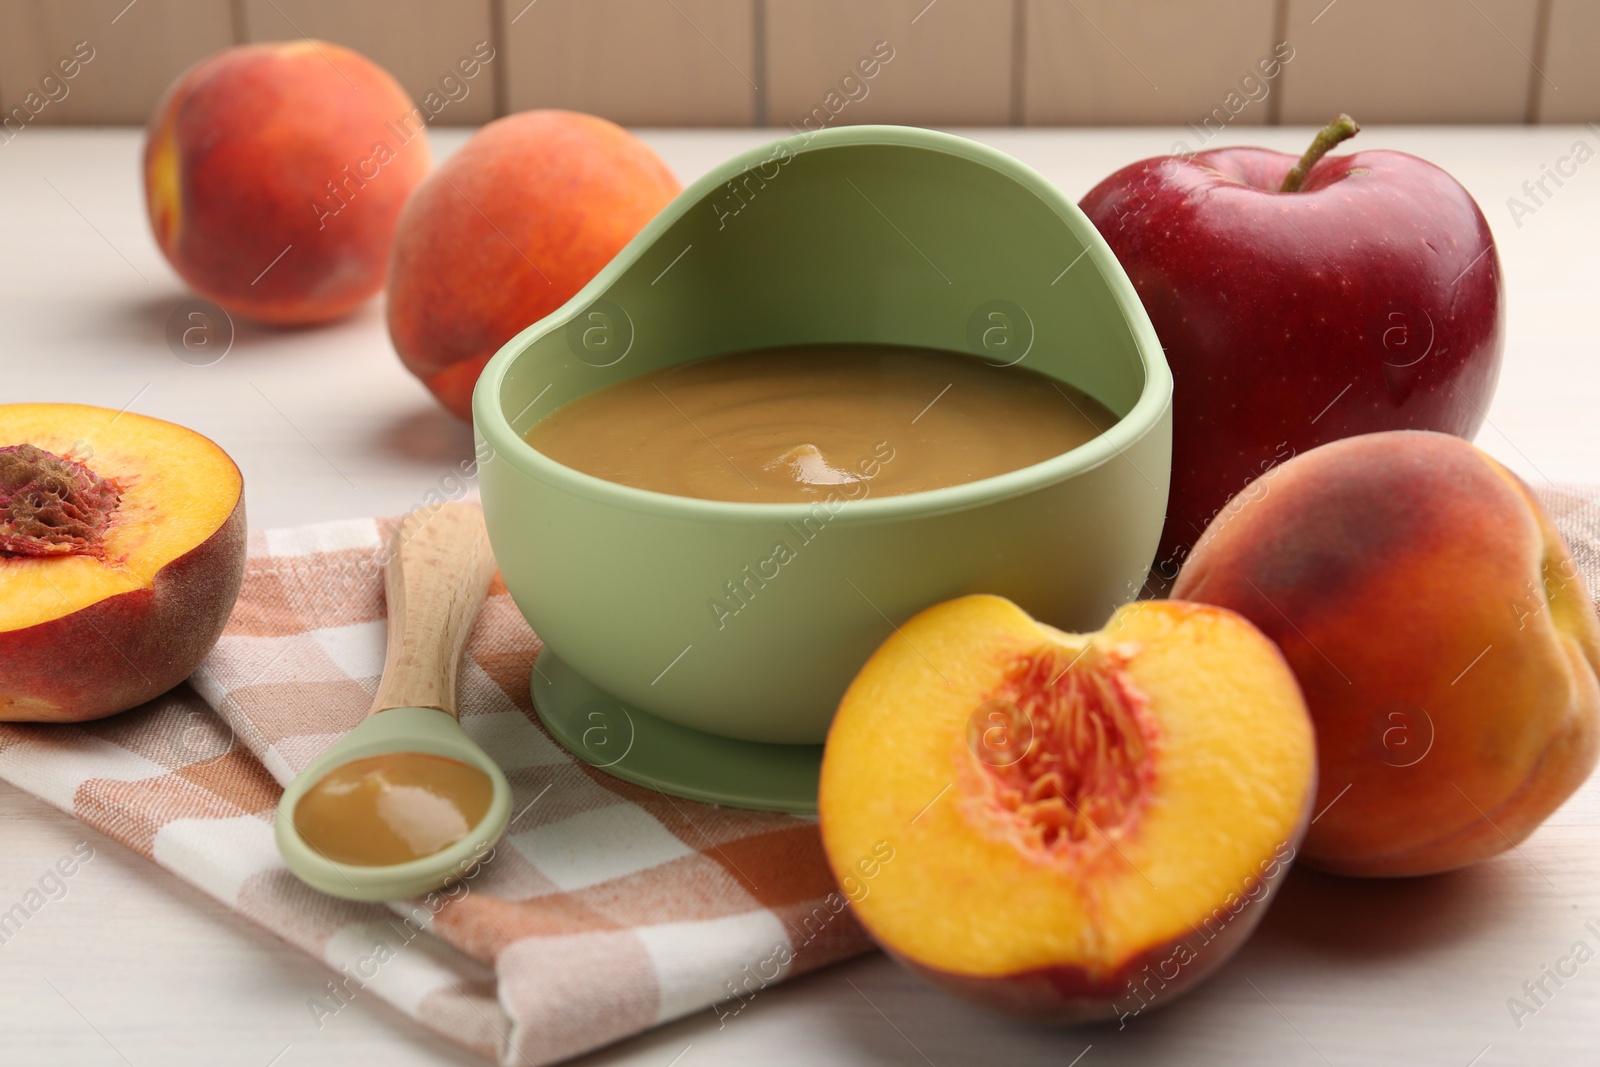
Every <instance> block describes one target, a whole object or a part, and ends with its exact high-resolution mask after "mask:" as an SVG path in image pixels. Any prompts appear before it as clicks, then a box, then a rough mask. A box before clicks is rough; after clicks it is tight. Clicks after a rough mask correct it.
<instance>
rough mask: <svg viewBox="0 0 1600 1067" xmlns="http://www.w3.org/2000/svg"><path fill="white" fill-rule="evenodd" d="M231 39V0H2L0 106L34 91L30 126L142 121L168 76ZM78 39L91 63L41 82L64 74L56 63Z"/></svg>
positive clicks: (69, 54)
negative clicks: (71, 75) (72, 74)
mask: <svg viewBox="0 0 1600 1067" xmlns="http://www.w3.org/2000/svg"><path fill="white" fill-rule="evenodd" d="M233 33H234V29H233V16H232V13H231V11H230V9H229V6H228V0H134V2H133V3H132V4H130V3H129V2H128V0H0V107H3V108H4V109H5V110H6V111H7V112H10V110H11V109H12V108H15V107H19V106H25V105H28V104H29V103H30V98H29V94H30V93H36V94H37V95H35V96H34V97H32V98H31V103H32V105H33V106H37V105H38V102H39V101H40V100H44V101H46V103H44V105H43V106H42V107H38V113H37V114H36V115H31V116H30V121H29V124H30V125H32V124H34V123H62V122H69V123H135V124H139V125H143V124H144V123H145V122H147V121H148V120H149V118H150V113H151V111H153V110H154V109H155V105H156V101H157V100H159V99H160V97H161V94H162V92H164V91H165V90H166V88H167V86H168V85H169V84H170V83H171V82H172V80H173V79H174V78H176V77H177V76H178V75H179V74H182V73H183V72H184V70H186V69H187V68H188V67H189V66H190V65H191V64H193V63H194V62H195V61H197V60H199V59H202V58H204V57H205V56H208V55H210V54H211V53H212V52H215V51H217V50H218V49H222V48H226V47H228V46H229V45H231V44H233ZM78 41H87V42H88V49H86V50H85V53H84V54H85V55H88V54H90V53H89V51H88V50H89V49H92V55H93V58H92V59H90V60H89V61H88V62H87V63H84V64H82V65H81V67H80V69H79V71H78V75H77V77H75V78H72V79H71V80H69V81H57V82H54V83H52V84H51V85H49V86H46V85H43V84H42V83H43V80H44V78H45V76H46V75H54V76H55V78H56V79H60V78H61V74H62V72H61V69H60V68H59V67H58V65H57V64H58V63H59V62H60V61H61V60H63V59H71V58H72V57H73V46H74V44H76V42H78ZM47 89H48V90H49V92H50V93H54V94H55V95H56V96H58V97H59V99H58V100H50V99H49V95H48V94H47V93H46V90H47ZM63 89H64V90H65V95H62V90H63ZM29 110H32V108H31V107H30V108H29Z"/></svg>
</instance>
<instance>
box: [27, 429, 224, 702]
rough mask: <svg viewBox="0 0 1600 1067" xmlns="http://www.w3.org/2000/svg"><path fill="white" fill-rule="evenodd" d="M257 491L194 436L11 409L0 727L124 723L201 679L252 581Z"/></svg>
mask: <svg viewBox="0 0 1600 1067" xmlns="http://www.w3.org/2000/svg"><path fill="white" fill-rule="evenodd" d="M244 559H245V518H244V481H243V479H242V478H241V476H240V474H239V468H238V467H236V466H235V465H234V463H233V461H232V460H231V459H229V458H228V455H227V453H225V452H223V450H222V449H221V448H218V447H217V446H216V445H215V444H213V443H212V442H211V441H210V440H208V439H207V438H205V437H202V436H201V435H200V434H198V433H195V432H194V431H193V430H189V429H185V428H184V427H182V426H177V425H174V424H173V423H170V422H163V421H161V420H160V419H152V418H148V417H146V416H143V415H135V414H133V413H131V412H116V411H110V410H108V409H106V408H98V407H87V406H83V405H78V404H3V405H0V721H10V722H30V721H31V722H81V721H84V720H87V719H98V718H103V717H104V716H107V715H113V714H116V713H117V712H119V711H126V710H127V709H128V708H131V707H134V706H135V705H138V704H142V703H144V702H145V701H147V700H150V699H152V698H154V697H156V696H159V695H160V694H162V693H164V692H166V691H167V690H168V689H171V688H172V687H173V686H175V685H177V684H178V683H179V682H181V681H183V680H184V679H185V678H187V677H188V676H189V675H190V674H192V673H193V672H194V669H195V667H197V666H198V665H199V663H200V661H201V660H202V659H203V658H204V657H205V655H206V653H207V652H209V651H210V650H211V647H212V646H213V645H214V644H216V641H217V638H218V637H219V636H220V635H221V633H222V629H223V626H224V624H225V623H226V622H227V620H228V615H229V613H230V612H231V611H232V610H233V603H234V601H235V599H237V597H238V595H239V586H240V583H241V582H242V580H243V577H244Z"/></svg>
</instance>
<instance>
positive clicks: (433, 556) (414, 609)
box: [369, 504, 495, 715]
mask: <svg viewBox="0 0 1600 1067" xmlns="http://www.w3.org/2000/svg"><path fill="white" fill-rule="evenodd" d="M494 571H495V565H494V553H493V551H492V550H491V549H490V547H489V534H488V531H487V530H485V529H484V526H483V512H482V510H480V509H479V508H478V507H476V506H474V505H472V504H442V505H439V506H438V507H433V508H426V509H421V510H418V511H413V512H412V513H411V514H410V515H407V516H406V518H405V521H403V522H402V523H401V524H400V528H399V529H398V530H396V531H395V534H394V538H393V540H391V541H390V542H389V562H388V566H387V567H386V568H385V581H384V594H385V596H386V597H387V598H388V602H389V625H388V634H389V647H388V651H387V653H386V654H385V656H384V661H383V678H382V679H381V680H380V681H379V682H378V692H377V693H376V695H374V696H373V698H372V711H371V712H370V713H369V714H373V715H376V714H377V713H378V712H380V711H388V710H389V709H390V708H437V709H438V710H440V711H443V712H445V713H447V714H449V715H457V711H456V667H457V665H458V664H459V663H460V661H461V649H462V647H463V646H464V645H465V644H466V643H467V634H468V632H469V631H471V629H472V620H473V619H474V618H475V617H476V616H477V614H478V607H479V605H481V604H482V603H483V598H484V595H485V594H486V593H487V592H488V591H489V582H490V580H491V579H493V578H494Z"/></svg>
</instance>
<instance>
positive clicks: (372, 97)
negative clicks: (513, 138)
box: [144, 41, 431, 324]
mask: <svg viewBox="0 0 1600 1067" xmlns="http://www.w3.org/2000/svg"><path fill="white" fill-rule="evenodd" d="M430 166H431V158H430V156H429V154H428V140H427V135H426V133H425V132H424V129H423V114H422V112H420V111H418V110H417V109H416V108H415V107H414V105H413V104H412V102H411V100H410V98H409V97H407V96H406V93H405V90H403V89H401V88H400V86H399V84H398V83H396V82H395V80H394V79H393V78H391V77H390V76H389V75H388V74H387V73H386V72H385V71H384V70H383V69H382V68H381V67H379V66H377V65H376V64H375V63H373V62H372V61H371V60H369V59H367V58H366V57H364V56H362V55H359V54H358V53H355V52H352V51H350V50H349V49H347V48H341V47H339V46H338V45H335V44H329V43H328V42H326V41H294V42H281V43H273V44H253V45H243V46H240V47H238V48H229V49H227V50H225V51H222V52H218V53H217V54H216V55H214V56H211V57H210V58H209V59H205V60H202V61H201V62H200V63H198V64H196V65H195V66H193V67H191V68H190V69H189V70H188V71H187V72H186V73H185V74H184V75H183V76H182V77H180V78H179V79H178V80H177V81H176V82H175V83H173V85H172V87H171V88H169V89H168V90H167V92H166V95H165V96H164V97H163V98H162V100H161V102H160V103H159V104H157V105H156V111H155V115H154V116H153V117H152V118H151V120H150V128H149V131H148V134H147V136H146V140H145V150H144V183H145V198H146V204H147V207H148V208H149V213H150V225H151V228H152V229H153V230H154V231H155V236H156V241H157V243H158V244H160V246H161V251H162V252H163V253H164V254H165V255H166V257H167V260H168V261H169V262H170V263H171V264H172V266H173V269H174V270H176V271H177V272H178V273H179V274H180V275H182V276H183V279H184V280H185V281H187V282H188V283H189V284H190V285H191V286H193V287H194V289H195V290H196V291H197V292H199V293H200V294H201V295H202V296H205V297H207V298H208V299H211V300H214V301H215V302H216V303H218V304H220V305H221V306H222V307H224V308H226V309H227V310H228V311H230V312H234V313H236V314H239V315H242V316H245V317H247V318H252V319H256V320H258V321H261V322H269V323H280V324H305V323H313V322H323V321H327V320H329V319H335V318H338V317H339V316H341V315H344V314H346V313H348V312H349V311H351V310H352V309H353V308H355V307H356V306H357V305H358V304H361V303H362V302H363V301H365V300H367V299H369V298H370V297H371V296H372V295H373V294H375V293H376V292H377V291H378V290H379V289H381V288H383V281H384V271H385V269H386V268H387V266H388V262H389V246H390V243H391V242H392V240H393V238H394V226H395V220H396V219H397V218H398V217H399V215H400V208H401V207H402V205H404V203H405V200H406V197H407V196H409V195H410V193H411V190H412V189H413V188H414V187H415V186H416V185H417V183H418V182H420V181H421V180H422V178H423V176H424V175H426V174H427V172H428V169H429V167H430Z"/></svg>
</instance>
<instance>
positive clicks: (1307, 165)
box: [1278, 115, 1361, 193]
mask: <svg viewBox="0 0 1600 1067" xmlns="http://www.w3.org/2000/svg"><path fill="white" fill-rule="evenodd" d="M1360 130H1361V127H1360V126H1358V125H1357V124H1356V120H1355V119H1353V118H1351V117H1350V116H1349V115H1340V116H1339V117H1338V118H1336V119H1334V120H1333V121H1332V122H1330V123H1328V124H1327V125H1326V126H1324V127H1322V129H1320V130H1318V131H1317V135H1316V136H1315V137H1314V138H1312V139H1311V147H1310V148H1308V149H1306V154H1305V155H1303V156H1301V157H1300V160H1299V162H1297V163H1296V164H1295V165H1294V166H1292V167H1290V168H1289V173H1288V174H1287V175H1285V176H1284V179H1283V185H1282V186H1281V187H1280V188H1279V189H1278V192H1280V193H1298V192H1299V191H1300V187H1301V186H1302V185H1304V184H1305V183H1306V177H1307V176H1308V175H1309V174H1310V173H1311V168H1312V167H1314V166H1316V165H1317V161H1318V160H1320V159H1321V158H1322V157H1323V156H1325V155H1327V154H1328V151H1329V150H1330V149H1331V148H1333V146H1334V145H1336V144H1338V143H1339V142H1340V141H1348V140H1349V139H1350V138H1352V137H1354V136H1355V135H1356V134H1357V133H1358V132H1359V131H1360Z"/></svg>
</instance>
